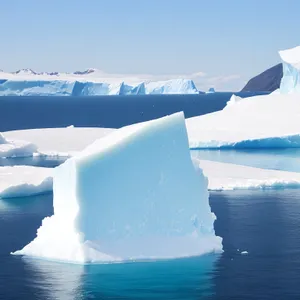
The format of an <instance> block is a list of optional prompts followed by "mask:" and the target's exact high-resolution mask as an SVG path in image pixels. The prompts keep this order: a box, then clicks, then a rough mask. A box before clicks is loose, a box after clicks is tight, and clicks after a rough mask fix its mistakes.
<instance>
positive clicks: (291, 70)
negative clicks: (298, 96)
mask: <svg viewBox="0 0 300 300" xmlns="http://www.w3.org/2000/svg"><path fill="white" fill-rule="evenodd" d="M279 55H280V57H281V59H282V61H283V62H282V67H283V76H282V79H281V83H280V92H281V93H282V94H288V93H294V92H296V93H299V92H300V46H298V47H295V48H291V49H288V50H284V51H279Z"/></svg>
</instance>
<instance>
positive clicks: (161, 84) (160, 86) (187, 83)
mask: <svg viewBox="0 0 300 300" xmlns="http://www.w3.org/2000/svg"><path fill="white" fill-rule="evenodd" d="M145 91H146V94H198V93H199V91H198V90H197V88H196V86H195V84H194V82H193V81H192V80H190V79H172V80H167V81H152V82H148V83H146V84H145Z"/></svg>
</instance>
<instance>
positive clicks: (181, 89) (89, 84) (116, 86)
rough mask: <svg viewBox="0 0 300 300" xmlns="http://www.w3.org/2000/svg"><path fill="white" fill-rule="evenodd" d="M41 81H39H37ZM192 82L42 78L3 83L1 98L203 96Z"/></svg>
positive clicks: (1, 84)
mask: <svg viewBox="0 0 300 300" xmlns="http://www.w3.org/2000/svg"><path fill="white" fill-rule="evenodd" d="M36 77H37V78H36ZM199 93H201V92H199V91H198V90H197V88H196V86H195V84H194V82H193V81H192V80H190V79H172V80H166V81H149V82H140V83H137V84H127V83H125V82H113V83H110V82H96V81H78V80H76V79H75V78H72V79H71V80H70V79H69V80H60V79H57V78H54V79H53V80H50V79H48V78H47V79H43V78H40V76H31V77H30V78H25V79H19V78H18V77H16V78H15V79H14V78H10V79H0V96H100V95H148V94H199Z"/></svg>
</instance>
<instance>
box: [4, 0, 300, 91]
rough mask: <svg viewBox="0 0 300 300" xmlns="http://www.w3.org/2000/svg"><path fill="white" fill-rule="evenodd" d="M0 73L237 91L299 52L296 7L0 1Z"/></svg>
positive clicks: (235, 0) (231, 2)
mask: <svg viewBox="0 0 300 300" xmlns="http://www.w3.org/2000/svg"><path fill="white" fill-rule="evenodd" d="M0 1H1V8H0V28H1V35H0V36H1V44H0V69H3V70H4V71H15V70H18V69H21V68H32V69H34V70H36V71H59V72H71V71H75V70H83V69H86V68H97V69H100V70H102V71H104V72H105V73H109V74H124V77H126V76H128V75H129V74H135V75H136V76H139V74H148V75H149V76H151V78H156V79H158V80H159V79H165V78H175V77H186V78H191V79H193V80H194V81H195V83H196V85H197V87H198V88H199V89H203V90H205V89H207V88H209V87H212V86H213V87H215V88H216V89H218V90H234V91H236V90H239V89H241V88H242V87H243V85H244V84H245V82H246V81H248V79H250V78H251V77H253V76H254V75H257V74H258V73H260V72H262V71H264V70H265V69H267V68H269V67H271V66H273V65H275V64H277V63H279V62H280V57H279V55H278V51H279V50H283V49H287V48H291V47H294V46H297V45H299V44H300V39H299V38H298V32H297V31H298V28H299V27H300V18H299V16H298V15H299V11H300V1H299V0H290V1H288V0H286V1H285V2H286V3H285V4H284V1H280V0H273V1H272V0H226V1H225V0H181V1H179V0H151V1H150V0H149V1H148V0H85V1H79V0H51V1H41V0H26V1H24V0H0Z"/></svg>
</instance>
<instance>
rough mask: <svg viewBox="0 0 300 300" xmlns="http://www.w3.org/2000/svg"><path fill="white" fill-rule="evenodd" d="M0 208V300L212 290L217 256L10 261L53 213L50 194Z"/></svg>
mask: <svg viewBox="0 0 300 300" xmlns="http://www.w3.org/2000/svg"><path fill="white" fill-rule="evenodd" d="M0 205H1V207H2V209H1V210H0V236H1V240H0V264H1V267H0V299H22V300H23V299H28V300H33V299H201V298H203V297H204V296H206V295H212V294H213V292H214V290H215V289H214V287H213V285H212V281H211V279H212V270H213V268H214V265H215V263H216V262H217V260H218V259H219V255H217V254H213V255H205V256H202V257H194V258H189V259H178V260H169V261H167V260H166V261H157V262H140V263H126V264H125V263H124V264H107V265H85V266H82V265H73V264H64V263H57V262H51V261H44V260H39V259H32V258H26V257H19V256H12V255H10V254H9V253H10V252H13V251H16V250H18V249H21V248H23V247H24V246H25V245H26V244H28V243H29V242H30V241H31V240H33V239H34V238H35V236H36V231H37V229H38V228H39V226H40V225H41V221H42V219H43V218H44V217H45V216H49V215H51V214H52V213H53V207H52V194H47V195H39V196H35V197H26V198H18V199H8V200H1V201H0ZM49 247H55V245H49Z"/></svg>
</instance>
